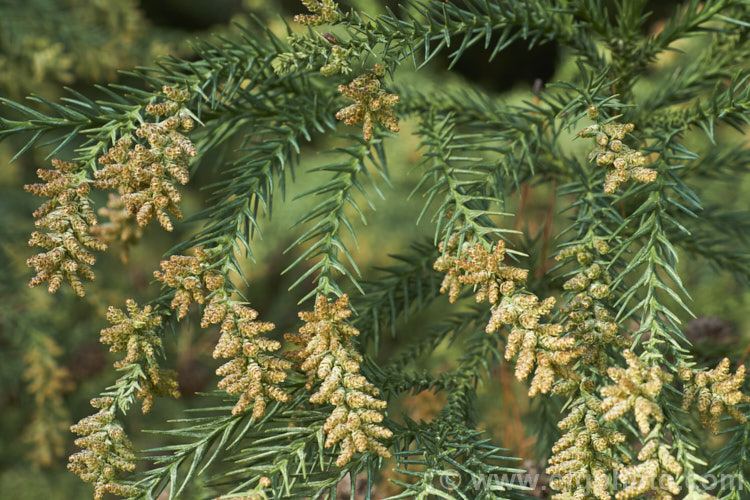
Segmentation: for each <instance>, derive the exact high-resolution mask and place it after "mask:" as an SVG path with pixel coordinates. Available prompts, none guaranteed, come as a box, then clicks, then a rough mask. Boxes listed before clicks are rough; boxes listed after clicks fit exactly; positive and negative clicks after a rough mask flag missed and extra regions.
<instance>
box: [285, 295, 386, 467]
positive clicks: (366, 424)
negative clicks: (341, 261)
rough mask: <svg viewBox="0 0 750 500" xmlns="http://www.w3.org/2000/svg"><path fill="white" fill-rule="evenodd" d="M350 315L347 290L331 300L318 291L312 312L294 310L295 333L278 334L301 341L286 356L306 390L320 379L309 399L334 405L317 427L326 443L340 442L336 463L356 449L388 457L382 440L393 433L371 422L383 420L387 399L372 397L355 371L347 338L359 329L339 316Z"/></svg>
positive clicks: (372, 390)
mask: <svg viewBox="0 0 750 500" xmlns="http://www.w3.org/2000/svg"><path fill="white" fill-rule="evenodd" d="M350 315H351V310H350V309H349V298H348V296H347V295H342V296H341V297H340V298H339V299H338V300H336V301H335V302H333V303H330V302H329V301H328V299H327V298H326V297H325V296H324V295H318V296H317V298H316V300H315V310H314V311H309V312H300V313H299V317H300V319H302V320H303V321H305V324H304V325H303V326H302V327H301V328H300V329H299V333H298V334H286V335H285V336H284V337H285V338H286V339H287V340H289V341H290V342H292V343H294V344H297V345H299V346H302V349H300V350H297V351H292V352H290V353H289V354H288V356H289V357H290V358H291V359H292V360H294V361H296V362H297V363H298V365H299V367H300V369H301V370H303V371H304V372H305V373H306V375H307V389H308V390H312V389H313V387H314V385H315V383H316V382H317V381H322V383H321V384H320V386H319V387H318V388H317V390H316V391H315V393H313V395H312V396H310V402H312V403H316V404H326V403H328V404H332V405H333V406H334V409H333V412H332V413H331V415H330V416H329V417H328V419H327V420H326V422H325V424H324V426H323V431H324V432H325V433H326V442H325V447H326V448H330V447H332V446H335V445H336V444H339V443H341V452H340V453H339V456H338V458H337V460H336V465H338V466H339V467H343V466H344V465H346V464H347V463H349V461H350V460H351V459H352V457H353V456H354V454H355V453H356V452H360V453H361V452H364V451H366V450H370V451H373V452H375V453H377V454H378V455H380V456H381V457H386V458H387V457H390V452H389V451H388V448H387V447H386V446H385V445H384V444H383V443H382V440H383V439H387V438H390V437H391V436H392V435H393V433H392V432H391V431H390V430H389V429H387V428H386V427H383V426H381V425H377V424H379V423H380V422H382V421H383V414H382V411H383V410H385V409H386V406H387V404H386V402H385V401H383V400H381V399H379V398H378V396H379V394H380V391H379V390H378V389H377V388H376V387H375V386H374V385H372V384H371V383H370V382H368V381H367V379H366V378H365V377H364V375H362V374H360V373H359V368H360V365H359V364H360V363H361V362H362V356H361V355H360V354H359V353H358V352H357V350H356V348H355V347H354V344H353V343H352V337H353V336H357V335H359V331H358V330H357V329H356V328H354V327H353V326H351V325H349V324H348V323H347V322H346V321H345V320H346V318H348V317H349V316H350Z"/></svg>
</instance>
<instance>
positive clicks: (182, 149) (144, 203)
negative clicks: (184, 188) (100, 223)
mask: <svg viewBox="0 0 750 500" xmlns="http://www.w3.org/2000/svg"><path fill="white" fill-rule="evenodd" d="M163 92H164V94H165V96H166V98H167V99H168V100H167V101H166V102H162V103H154V104H149V105H148V106H146V112H147V113H148V114H150V115H152V116H154V117H155V118H156V119H157V121H155V122H145V123H143V124H142V125H141V126H140V127H139V128H138V129H137V130H136V131H135V137H133V136H132V135H127V136H124V137H122V138H120V139H119V140H118V141H117V143H115V145H114V146H113V147H112V148H110V149H109V151H107V153H106V154H105V155H103V156H101V157H100V158H99V163H101V164H102V165H103V167H102V168H101V170H98V171H97V172H96V173H95V177H96V179H97V180H96V181H95V182H94V185H95V186H96V187H98V188H101V189H117V191H118V192H119V194H120V197H121V198H122V201H123V202H124V204H125V207H126V209H127V212H128V214H129V215H131V216H133V215H134V216H135V219H136V222H137V223H138V225H139V226H145V225H146V224H148V223H149V222H150V221H151V220H152V219H154V218H156V219H157V220H158V221H159V224H161V226H162V227H163V228H164V229H166V230H167V231H172V229H173V225H172V220H171V219H170V217H169V214H170V213H171V214H172V215H173V216H175V217H177V218H178V219H180V218H182V211H181V209H180V207H179V203H180V200H181V195H180V193H179V191H178V190H177V188H176V187H175V185H174V181H177V182H179V183H180V184H186V183H187V182H188V181H189V180H190V175H189V172H188V166H189V165H188V162H189V159H190V158H191V157H194V156H196V155H197V151H196V149H195V146H194V145H193V143H192V142H191V141H190V140H189V139H188V138H187V137H185V135H183V132H188V131H190V130H192V128H193V127H194V125H195V123H194V121H193V119H192V118H191V117H190V116H189V115H188V113H187V112H186V111H184V110H183V105H184V104H185V103H186V102H187V100H188V99H189V94H188V92H187V91H184V90H178V89H174V88H171V87H167V86H165V87H164V88H163ZM139 141H140V142H139Z"/></svg>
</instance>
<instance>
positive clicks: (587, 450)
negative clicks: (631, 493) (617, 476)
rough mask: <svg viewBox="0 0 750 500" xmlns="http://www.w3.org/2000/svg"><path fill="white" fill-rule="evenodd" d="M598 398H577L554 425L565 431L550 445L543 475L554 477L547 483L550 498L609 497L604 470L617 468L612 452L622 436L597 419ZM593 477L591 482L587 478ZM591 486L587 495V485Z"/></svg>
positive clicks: (618, 468) (601, 499)
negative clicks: (550, 454) (548, 457)
mask: <svg viewBox="0 0 750 500" xmlns="http://www.w3.org/2000/svg"><path fill="white" fill-rule="evenodd" d="M600 415H601V410H600V409H599V400H598V399H597V398H595V397H591V396H589V397H586V398H583V397H582V398H579V399H578V400H576V401H575V402H574V404H573V406H571V408H570V411H569V412H568V415H567V416H566V417H565V418H564V419H563V420H561V421H560V422H559V423H558V424H557V425H558V427H559V428H560V429H561V430H562V431H564V432H565V433H564V434H563V435H562V436H561V437H560V439H558V440H557V442H556V443H555V444H554V446H553V447H552V453H553V455H552V457H550V459H549V462H548V464H549V466H548V467H547V469H546V472H547V474H550V475H552V476H556V477H555V478H554V479H553V481H552V482H551V483H550V486H551V487H552V488H554V489H555V490H558V491H560V493H558V494H554V495H552V497H551V500H570V499H573V498H592V495H593V498H596V499H597V500H611V498H612V496H611V495H610V494H609V480H610V477H609V475H608V473H609V472H610V471H616V470H620V468H621V467H622V463H620V462H619V461H618V460H617V459H615V458H613V457H616V454H615V451H616V447H617V445H618V444H619V443H622V442H624V441H625V435H624V434H623V433H621V432H618V431H617V430H616V429H614V428H610V427H606V426H605V425H604V423H603V422H600ZM591 479H593V481H590V480H591ZM589 486H590V487H591V490H590V492H588V496H587V488H588V487H589Z"/></svg>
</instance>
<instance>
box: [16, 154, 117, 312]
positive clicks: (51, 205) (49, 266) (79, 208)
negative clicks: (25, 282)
mask: <svg viewBox="0 0 750 500" xmlns="http://www.w3.org/2000/svg"><path fill="white" fill-rule="evenodd" d="M52 166H53V167H55V168H54V169H50V170H44V169H39V170H37V175H38V176H39V178H40V179H42V180H43V181H45V182H44V183H40V184H28V185H26V186H24V188H25V189H26V191H28V192H30V193H32V194H35V195H36V196H44V197H47V198H49V200H48V201H47V202H45V203H44V204H43V205H42V206H41V207H39V208H38V209H37V210H36V211H35V212H34V218H36V221H35V225H36V227H38V228H43V229H46V232H40V231H34V232H33V233H31V239H30V240H29V245H30V246H37V247H42V248H45V249H46V250H47V251H46V252H41V253H39V254H37V255H34V256H33V257H31V258H29V259H28V260H27V261H26V263H27V264H28V266H29V267H33V268H34V270H35V271H36V276H34V277H33V278H32V279H31V281H30V282H29V286H31V287H35V286H38V285H40V284H42V283H44V282H47V283H48V287H47V290H48V291H49V293H55V292H56V291H57V290H58V289H59V288H60V285H62V283H63V281H67V282H68V283H69V284H70V286H71V288H73V291H74V292H75V293H76V294H77V295H78V296H80V297H83V296H84V295H85V294H86V293H85V292H84V290H83V284H82V283H81V278H84V279H87V280H93V279H94V271H93V270H92V269H91V266H93V265H94V263H95V262H96V257H94V254H93V253H91V252H90V251H89V250H87V249H91V250H100V251H103V250H106V248H107V245H106V243H104V241H102V240H101V239H100V238H98V237H96V236H92V235H91V234H89V229H90V227H91V226H93V225H95V224H96V215H95V214H94V211H93V209H92V208H91V202H90V200H89V198H88V194H89V185H88V183H87V181H86V180H85V179H84V178H83V177H82V176H81V175H80V169H79V168H78V166H77V165H76V164H75V163H69V162H64V161H59V160H52Z"/></svg>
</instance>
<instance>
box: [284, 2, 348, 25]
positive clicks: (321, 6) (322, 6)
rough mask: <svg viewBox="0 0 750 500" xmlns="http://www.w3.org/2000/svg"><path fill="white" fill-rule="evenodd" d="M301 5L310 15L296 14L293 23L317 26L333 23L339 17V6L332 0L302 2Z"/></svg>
mask: <svg viewBox="0 0 750 500" xmlns="http://www.w3.org/2000/svg"><path fill="white" fill-rule="evenodd" d="M302 4H303V5H304V6H305V7H307V10H309V11H310V12H312V14H297V15H296V16H294V22H296V23H300V24H306V25H308V26H319V25H321V24H326V23H335V22H336V21H338V20H339V18H340V17H341V16H340V14H339V10H338V9H339V6H338V4H336V2H334V1H333V0H302Z"/></svg>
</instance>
